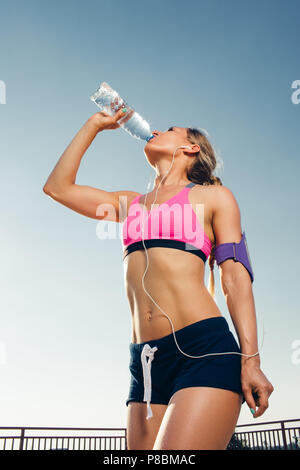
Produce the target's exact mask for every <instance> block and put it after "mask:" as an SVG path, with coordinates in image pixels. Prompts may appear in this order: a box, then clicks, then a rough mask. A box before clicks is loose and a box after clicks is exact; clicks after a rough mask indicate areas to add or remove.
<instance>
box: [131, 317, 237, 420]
mask: <svg viewBox="0 0 300 470" xmlns="http://www.w3.org/2000/svg"><path fill="white" fill-rule="evenodd" d="M175 336H176V341H177V344H178V346H179V348H180V349H181V350H182V351H183V352H184V353H186V354H189V355H192V356H201V355H204V354H210V353H220V352H239V353H240V352H241V351H240V348H239V346H238V344H237V341H236V340H235V337H234V336H233V334H232V332H231V331H230V329H229V325H228V323H227V321H226V319H225V318H224V317H223V316H220V317H211V318H206V319H204V320H200V321H198V322H196V323H192V324H190V325H188V326H186V327H185V328H181V329H179V330H177V331H175ZM129 350H130V364H129V370H130V372H131V381H130V388H129V395H128V398H127V400H126V406H128V403H129V402H130V401H135V402H147V404H148V414H147V419H148V418H149V417H151V416H152V411H151V407H150V402H151V403H158V404H164V405H168V403H169V401H170V399H171V397H172V395H173V394H174V393H175V392H177V390H180V389H182V388H186V387H216V388H222V389H226V390H232V391H233V392H236V393H239V394H241V395H242V403H244V402H245V397H244V395H243V392H242V388H241V356H240V355H238V354H226V355H215V356H206V357H202V358H190V357H188V356H186V355H184V354H183V353H182V352H181V351H180V350H179V349H178V347H177V346H176V343H175V339H174V335H173V333H170V334H169V335H167V336H163V337H162V338H159V339H155V340H151V341H147V342H144V343H130V345H129ZM147 359H148V361H147Z"/></svg>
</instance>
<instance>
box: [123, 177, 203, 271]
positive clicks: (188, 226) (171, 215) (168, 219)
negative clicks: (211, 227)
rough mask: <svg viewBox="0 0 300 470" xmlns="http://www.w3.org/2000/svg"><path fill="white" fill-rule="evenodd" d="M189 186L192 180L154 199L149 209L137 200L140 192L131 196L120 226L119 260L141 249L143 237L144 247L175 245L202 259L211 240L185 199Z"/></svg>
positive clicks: (168, 246)
mask: <svg viewBox="0 0 300 470" xmlns="http://www.w3.org/2000/svg"><path fill="white" fill-rule="evenodd" d="M193 186H195V183H192V182H191V183H189V184H187V185H186V186H185V187H184V188H183V189H182V190H181V191H179V193H177V194H175V196H173V197H171V198H170V199H168V200H167V201H165V202H163V203H162V204H156V203H155V204H154V207H153V209H152V210H151V211H148V210H147V209H146V208H145V207H144V206H142V205H141V204H140V203H139V201H140V198H141V196H142V195H139V196H137V197H135V198H134V199H133V201H132V202H131V204H130V206H129V209H128V216H127V217H126V219H125V220H124V222H123V227H122V239H123V247H124V252H123V255H124V256H123V260H124V258H125V257H126V256H127V255H128V254H129V253H132V252H133V251H136V250H143V249H144V245H143V240H144V244H145V246H146V248H147V249H148V248H151V247H155V246H159V247H167V248H175V249H177V250H183V251H188V252H190V253H194V254H195V255H196V256H199V257H200V258H202V260H203V261H204V263H205V262H206V260H207V258H208V256H209V254H210V252H211V249H212V243H211V241H210V239H209V237H208V236H207V235H206V233H205V232H204V229H203V227H202V226H201V224H200V222H199V219H198V217H197V215H196V213H195V211H194V209H193V207H192V205H191V203H190V201H189V198H188V194H189V192H190V188H192V187H193ZM143 211H144V214H143ZM142 216H143V217H144V220H143V219H142ZM143 225H144V230H143V231H142V227H143ZM142 235H143V236H142ZM142 239H143V240H142Z"/></svg>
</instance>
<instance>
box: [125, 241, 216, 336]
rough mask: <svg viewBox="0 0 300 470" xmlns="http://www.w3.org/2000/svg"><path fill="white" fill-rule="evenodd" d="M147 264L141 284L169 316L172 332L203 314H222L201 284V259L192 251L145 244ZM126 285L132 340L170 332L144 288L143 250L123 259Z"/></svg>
mask: <svg viewBox="0 0 300 470" xmlns="http://www.w3.org/2000/svg"><path fill="white" fill-rule="evenodd" d="M147 252H148V259H149V266H148V269H147V272H146V274H145V276H144V286H145V289H146V290H147V292H148V293H149V294H150V296H151V297H152V298H153V299H154V301H155V302H156V303H157V304H158V305H159V307H160V308H161V309H162V310H163V311H164V312H166V314H167V315H168V316H169V317H170V319H171V321H172V323H173V328H174V330H175V332H176V331H177V330H179V329H181V328H184V327H185V326H187V325H190V324H191V323H195V322H197V321H200V320H204V319H205V318H210V317H217V316H222V314H221V312H220V310H219V308H218V306H217V304H216V302H215V301H214V299H213V297H212V296H211V295H210V293H209V291H208V289H207V287H206V285H205V284H204V266H205V265H204V262H203V260H202V259H201V258H199V257H198V256H196V255H194V254H193V253H187V252H184V251H181V250H176V249H173V248H164V247H151V248H148V250H147ZM124 269H125V287H126V293H127V296H128V300H129V305H130V310H131V320H132V337H131V342H132V343H143V342H145V341H151V340H153V339H159V338H162V337H163V336H166V335H169V334H170V333H172V331H173V330H172V327H171V323H170V321H169V319H168V317H167V316H166V315H164V313H162V311H161V310H160V309H159V308H158V307H157V306H156V305H155V304H154V302H153V301H152V300H151V298H149V296H148V295H147V294H146V292H145V291H144V289H143V285H142V277H143V274H144V271H145V269H146V254H145V251H144V250H138V251H134V252H133V253H130V254H129V255H128V256H127V257H126V258H125V260H124Z"/></svg>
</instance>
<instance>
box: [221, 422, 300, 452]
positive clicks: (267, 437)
mask: <svg viewBox="0 0 300 470" xmlns="http://www.w3.org/2000/svg"><path fill="white" fill-rule="evenodd" d="M227 448H228V449H240V450H300V419H288V420H285V421H268V422H265V423H251V424H242V425H237V426H236V428H235V433H234V435H233V436H232V438H231V441H230V443H229V445H228V447H227Z"/></svg>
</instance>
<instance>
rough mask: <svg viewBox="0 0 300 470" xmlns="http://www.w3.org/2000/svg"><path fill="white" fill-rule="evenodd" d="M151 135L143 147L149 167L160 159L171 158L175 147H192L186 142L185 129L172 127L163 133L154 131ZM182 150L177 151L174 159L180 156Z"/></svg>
mask: <svg viewBox="0 0 300 470" xmlns="http://www.w3.org/2000/svg"><path fill="white" fill-rule="evenodd" d="M152 134H153V135H154V137H153V138H152V139H150V140H149V142H147V144H146V145H145V147H144V153H145V155H146V157H147V159H148V161H149V163H150V165H153V164H155V162H157V161H158V160H159V159H160V158H161V157H165V156H167V155H169V156H170V157H171V158H172V157H173V153H174V151H175V149H176V147H179V146H181V145H188V146H190V147H192V144H191V143H190V142H189V141H188V140H187V129H186V127H175V126H172V127H169V129H168V130H166V131H164V132H161V131H157V130H154V131H152ZM183 150H184V149H178V150H177V152H176V154H175V157H176V156H177V155H178V154H180V152H183Z"/></svg>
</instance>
